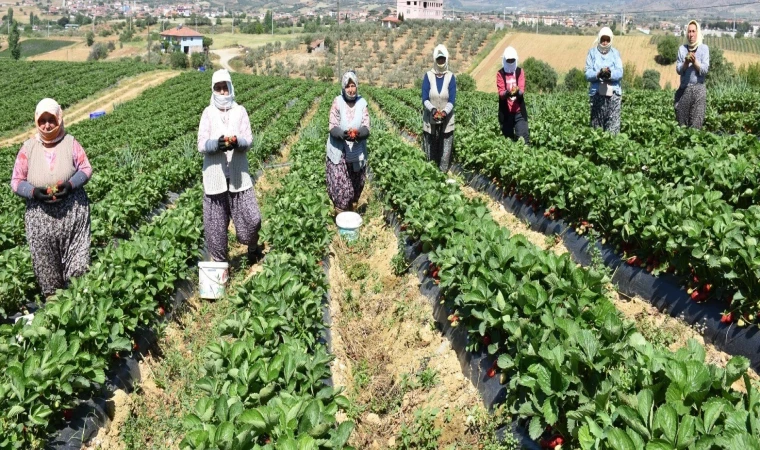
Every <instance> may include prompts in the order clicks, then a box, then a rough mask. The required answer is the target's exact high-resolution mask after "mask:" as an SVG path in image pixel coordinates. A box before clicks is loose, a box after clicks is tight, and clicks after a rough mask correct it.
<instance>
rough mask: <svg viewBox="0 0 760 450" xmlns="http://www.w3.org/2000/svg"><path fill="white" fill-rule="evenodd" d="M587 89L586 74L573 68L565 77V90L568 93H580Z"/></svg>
mask: <svg viewBox="0 0 760 450" xmlns="http://www.w3.org/2000/svg"><path fill="white" fill-rule="evenodd" d="M586 88H588V82H587V81H586V74H584V73H583V70H581V69H578V68H575V67H573V68H572V69H570V71H569V72H567V74H566V75H565V89H567V90H568V91H570V92H575V91H582V90H584V89H586Z"/></svg>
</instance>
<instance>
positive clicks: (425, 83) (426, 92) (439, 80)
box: [422, 72, 457, 114]
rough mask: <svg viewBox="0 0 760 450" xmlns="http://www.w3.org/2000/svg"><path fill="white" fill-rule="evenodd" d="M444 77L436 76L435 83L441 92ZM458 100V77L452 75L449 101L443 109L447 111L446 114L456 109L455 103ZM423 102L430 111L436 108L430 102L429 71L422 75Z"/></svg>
mask: <svg viewBox="0 0 760 450" xmlns="http://www.w3.org/2000/svg"><path fill="white" fill-rule="evenodd" d="M443 79H444V77H443V76H441V77H438V76H436V77H435V85H436V87H437V88H438V92H441V91H442V90H443ZM456 102H457V79H456V77H454V76H452V77H451V81H449V102H448V103H447V104H446V108H444V109H443V110H444V111H446V114H451V111H453V110H454V105H455V104H456ZM422 104H423V105H424V106H425V108H427V109H428V111H430V110H432V109H433V108H434V106H433V104H432V103H431V102H430V80H429V79H428V76H427V72H426V73H425V75H424V76H423V77H422Z"/></svg>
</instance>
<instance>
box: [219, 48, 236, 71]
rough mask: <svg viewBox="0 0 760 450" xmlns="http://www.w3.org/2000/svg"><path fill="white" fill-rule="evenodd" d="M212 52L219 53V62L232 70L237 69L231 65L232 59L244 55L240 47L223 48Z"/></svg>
mask: <svg viewBox="0 0 760 450" xmlns="http://www.w3.org/2000/svg"><path fill="white" fill-rule="evenodd" d="M211 53H213V54H215V55H219V64H220V65H221V66H222V67H224V68H225V69H227V70H228V71H230V72H234V71H235V69H233V68H232V66H230V60H231V59H232V58H234V57H236V56H240V55H242V53H241V52H240V49H238V48H222V49H219V50H211Z"/></svg>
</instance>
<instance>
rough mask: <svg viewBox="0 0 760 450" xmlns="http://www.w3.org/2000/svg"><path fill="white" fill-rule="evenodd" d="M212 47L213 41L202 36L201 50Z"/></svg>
mask: <svg viewBox="0 0 760 450" xmlns="http://www.w3.org/2000/svg"><path fill="white" fill-rule="evenodd" d="M212 45H214V40H213V39H212V38H210V37H208V36H203V48H205V49H209V48H211V46H212Z"/></svg>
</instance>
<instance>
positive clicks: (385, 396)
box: [330, 185, 493, 449]
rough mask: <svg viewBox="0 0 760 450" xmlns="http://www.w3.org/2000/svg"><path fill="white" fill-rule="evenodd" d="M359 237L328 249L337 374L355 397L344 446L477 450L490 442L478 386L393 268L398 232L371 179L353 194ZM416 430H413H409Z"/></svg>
mask: <svg viewBox="0 0 760 450" xmlns="http://www.w3.org/2000/svg"><path fill="white" fill-rule="evenodd" d="M358 210H359V211H360V212H362V214H363V216H364V217H363V218H364V225H362V228H361V237H360V238H359V239H358V240H357V241H355V242H352V243H346V242H345V241H344V240H343V239H342V238H340V237H336V238H335V239H334V241H333V244H332V246H331V252H330V314H331V317H332V327H331V330H332V353H333V354H334V355H335V360H334V361H333V365H332V374H333V382H334V384H335V385H336V386H342V387H344V388H345V389H346V393H347V395H348V396H349V398H350V399H351V400H352V402H353V403H354V405H355V406H354V407H353V408H352V410H350V411H349V416H350V417H348V418H350V419H352V420H354V421H355V423H356V428H355V430H354V432H353V434H352V436H351V439H350V441H349V444H350V445H352V446H354V447H355V448H362V449H380V448H382V449H387V448H394V447H396V446H397V445H399V444H401V443H402V442H403V441H405V440H408V439H416V440H415V441H412V442H414V444H413V445H411V446H410V445H409V444H408V441H407V444H406V446H403V445H402V446H401V447H400V448H454V447H450V446H452V445H455V446H456V448H458V449H469V448H471V449H475V448H478V445H480V444H483V443H484V442H486V441H489V440H491V441H492V440H493V436H489V435H487V433H486V432H484V431H483V430H484V429H485V427H482V428H481V427H479V426H478V424H479V422H478V418H483V417H485V414H484V409H483V407H482V401H481V399H480V395H479V394H478V392H477V389H476V388H475V387H474V386H473V385H472V383H471V382H470V380H469V379H467V378H466V377H464V375H463V374H462V369H461V367H460V365H459V360H458V358H457V355H456V352H455V351H454V350H452V348H451V346H450V343H449V341H448V339H447V338H446V337H445V336H443V335H442V334H441V332H440V331H439V330H438V329H437V328H436V326H435V321H434V320H433V310H432V307H431V305H430V303H429V300H428V299H427V298H426V297H424V296H423V295H422V294H421V293H420V291H419V281H418V279H417V277H416V276H415V275H412V274H409V273H406V274H401V275H396V273H395V272H394V268H393V263H392V261H394V262H395V264H399V263H401V261H402V260H401V259H400V258H399V257H397V258H395V259H394V256H396V254H397V253H398V240H397V237H396V236H395V234H394V233H393V230H392V229H390V228H389V227H388V226H387V224H386V223H385V219H384V216H383V213H382V205H381V204H379V201H378V200H376V199H375V197H374V195H373V193H372V186H371V185H368V186H367V187H366V188H365V191H364V193H363V194H362V198H361V199H360V201H359V208H358ZM412 435H413V436H416V437H411V436H412Z"/></svg>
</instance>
